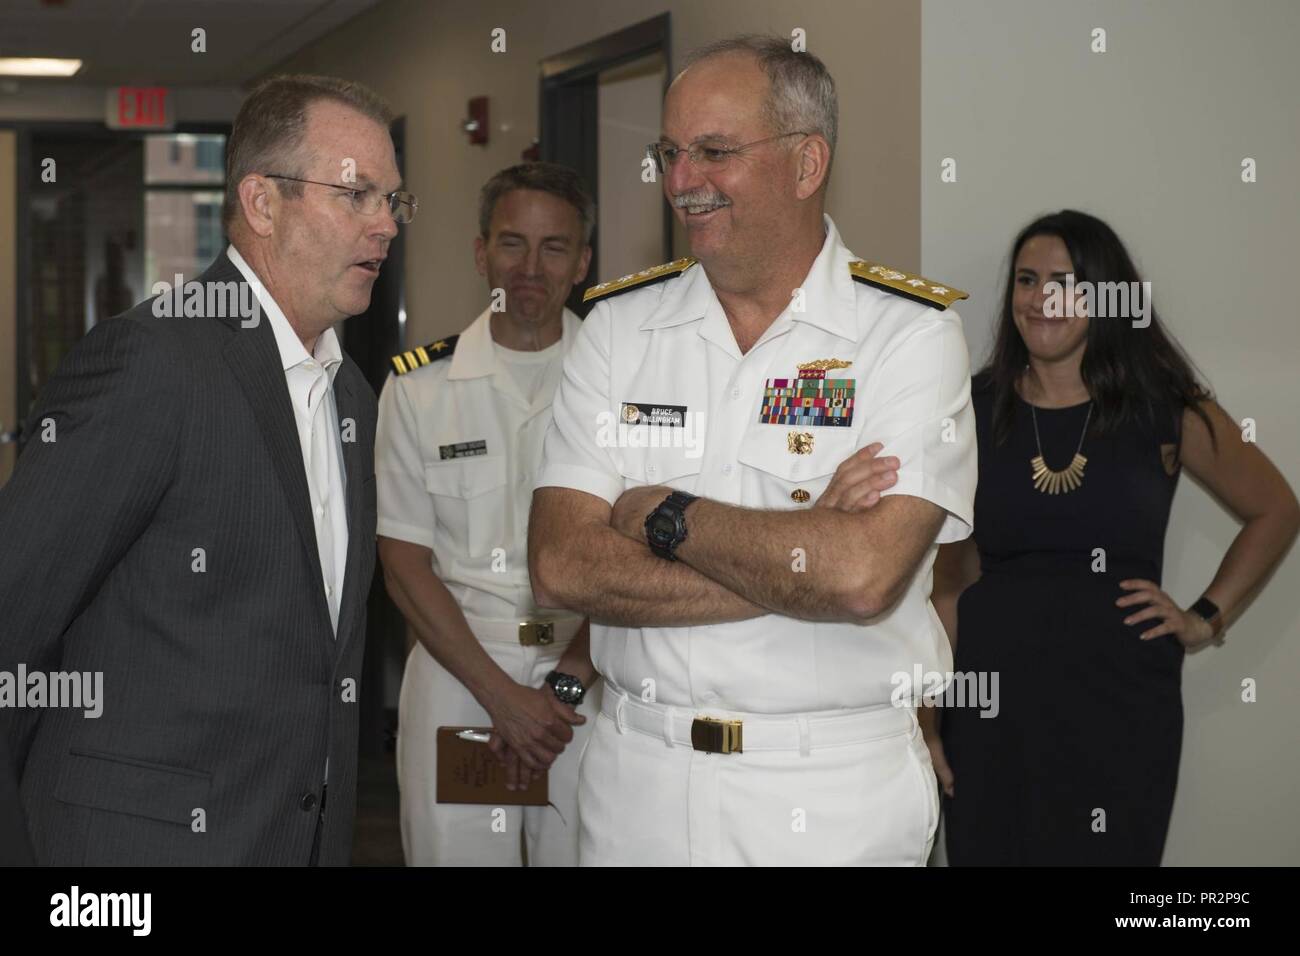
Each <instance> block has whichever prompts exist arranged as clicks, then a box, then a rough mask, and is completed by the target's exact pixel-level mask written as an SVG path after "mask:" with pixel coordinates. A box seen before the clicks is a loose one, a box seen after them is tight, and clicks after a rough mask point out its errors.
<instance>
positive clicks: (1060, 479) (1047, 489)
mask: <svg viewBox="0 0 1300 956" xmlns="http://www.w3.org/2000/svg"><path fill="white" fill-rule="evenodd" d="M1026 404H1028V403H1026ZM1029 414H1030V415H1032V416H1033V419H1034V442H1035V443H1036V444H1037V445H1038V454H1037V455H1035V456H1034V457H1033V458H1031V459H1029V467H1030V468H1032V469H1033V471H1034V487H1035V488H1036V489H1038V490H1039V491H1041V492H1042V493H1043V494H1045V495H1064V494H1068V493H1070V492H1071V491H1073V490H1074V489H1075V488H1078V487H1079V486H1080V485H1081V484H1083V466H1084V465H1086V464H1088V459H1087V458H1085V457H1084V456H1083V455H1082V454H1080V452H1082V451H1083V438H1084V436H1085V435H1087V434H1088V421H1089V419H1091V418H1092V402H1089V403H1088V414H1087V415H1085V416H1084V418H1083V432H1082V434H1080V435H1079V445H1078V447H1077V448H1075V450H1074V458H1073V459H1071V461H1070V463H1069V464H1068V465H1066V466H1065V467H1064V468H1062V469H1061V470H1060V471H1053V470H1052V469H1051V468H1048V467H1047V462H1046V461H1044V460H1043V440H1042V439H1041V438H1039V437H1038V411H1037V409H1035V407H1034V406H1033V405H1030V406H1029Z"/></svg>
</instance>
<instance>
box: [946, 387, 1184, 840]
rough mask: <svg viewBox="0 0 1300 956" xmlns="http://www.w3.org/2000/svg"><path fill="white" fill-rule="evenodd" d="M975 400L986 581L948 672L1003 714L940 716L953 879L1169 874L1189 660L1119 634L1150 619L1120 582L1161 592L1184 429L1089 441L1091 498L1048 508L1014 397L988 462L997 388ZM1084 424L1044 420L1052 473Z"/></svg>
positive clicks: (1145, 429) (1170, 415)
mask: <svg viewBox="0 0 1300 956" xmlns="http://www.w3.org/2000/svg"><path fill="white" fill-rule="evenodd" d="M971 397H972V402H973V404H974V409H975V418H976V424H977V428H978V440H979V485H978V488H977V490H976V495H975V533H974V536H975V543H976V545H977V546H978V548H979V556H980V568H981V577H980V579H979V581H977V582H976V583H975V584H973V585H971V586H970V587H969V588H967V589H966V590H965V591H964V592H963V593H962V595H961V597H960V599H959V600H958V604H957V647H956V652H955V655H954V658H955V659H954V669H955V670H956V671H958V672H959V673H969V672H972V671H974V672H980V671H985V672H989V673H990V674H992V673H996V674H997V675H998V684H997V688H998V693H997V698H996V699H997V707H998V709H997V713H996V716H992V717H981V716H980V710H979V709H977V708H976V707H975V706H966V707H949V708H948V709H946V710H945V711H944V712H943V730H942V735H943V741H944V749H945V753H946V755H947V757H948V761H949V763H950V765H951V766H952V768H953V774H954V789H955V795H954V796H953V797H952V798H948V797H946V796H945V798H944V814H945V817H944V819H945V830H946V834H947V844H946V845H947V851H948V859H949V862H950V864H951V865H954V866H966V865H1040V866H1052V865H1069V866H1080V865H1094V864H1095V865H1147V866H1156V865H1159V862H1160V857H1161V854H1162V853H1163V851H1164V844H1165V835H1166V833H1167V831H1168V827H1169V816H1170V812H1171V810H1172V808H1173V799H1174V789H1175V785H1176V783H1177V779H1178V761H1179V756H1180V752H1181V747H1182V730H1183V710H1182V694H1181V676H1182V662H1183V649H1182V645H1181V644H1180V643H1179V642H1178V639H1177V638H1176V637H1174V636H1172V635H1166V636H1164V637H1160V638H1156V639H1155V640H1153V641H1141V640H1139V639H1138V638H1139V635H1140V634H1141V633H1142V632H1144V631H1147V630H1150V629H1151V628H1153V627H1155V626H1157V625H1158V624H1159V623H1160V622H1159V621H1158V620H1155V621H1152V620H1148V621H1140V622H1138V623H1137V624H1133V625H1128V624H1125V623H1124V618H1125V617H1127V616H1128V615H1130V614H1133V613H1135V612H1137V611H1138V610H1140V609H1141V608H1142V607H1145V606H1146V605H1137V606H1133V605H1130V606H1126V607H1117V606H1116V605H1115V600H1116V598H1118V597H1120V596H1122V595H1124V594H1126V593H1128V592H1127V591H1125V590H1124V589H1122V588H1120V586H1119V582H1120V581H1122V580H1125V579H1127V578H1146V579H1148V580H1152V581H1155V582H1156V583H1157V584H1160V582H1161V567H1162V564H1163V556H1164V537H1165V528H1166V526H1167V524H1168V521H1169V508H1170V504H1171V502H1172V500H1173V495H1174V488H1175V486H1176V485H1177V482H1178V471H1175V473H1174V474H1173V475H1170V474H1169V473H1168V472H1167V471H1166V470H1165V467H1164V464H1163V462H1162V458H1161V450H1160V446H1161V445H1162V444H1172V445H1177V443H1178V440H1179V435H1180V428H1179V425H1180V422H1181V418H1180V414H1181V413H1180V412H1178V411H1176V410H1175V406H1174V405H1173V404H1172V403H1167V404H1166V403H1162V404H1161V405H1160V406H1159V408H1158V413H1157V415H1156V423H1155V424H1154V425H1151V424H1146V423H1130V424H1129V425H1128V426H1126V427H1123V428H1120V429H1118V430H1117V431H1115V432H1114V433H1112V434H1110V435H1106V436H1101V437H1099V436H1097V435H1096V434H1095V433H1092V432H1091V429H1090V434H1089V435H1088V436H1087V438H1086V439H1085V440H1084V443H1083V448H1082V453H1083V454H1084V455H1085V456H1086V457H1087V459H1088V463H1087V466H1086V468H1085V471H1084V480H1083V484H1082V485H1081V486H1080V487H1078V488H1076V489H1075V490H1074V491H1072V492H1070V493H1068V494H1058V495H1048V494H1044V493H1043V492H1040V491H1038V490H1036V489H1035V488H1034V486H1033V482H1032V480H1031V468H1030V464H1029V462H1030V459H1031V458H1033V457H1034V455H1035V454H1037V450H1036V445H1035V441H1034V428H1033V423H1032V420H1031V418H1030V406H1029V405H1028V404H1027V403H1025V401H1024V400H1023V399H1020V398H1017V400H1016V415H1015V423H1014V426H1013V428H1012V432H1011V435H1010V438H1009V440H1008V442H1007V443H1006V444H1005V445H1003V446H1001V447H995V446H994V444H993V429H992V424H993V423H992V397H993V396H992V389H991V388H990V387H989V383H988V380H987V378H986V377H984V376H976V377H975V379H974V380H973V381H972V387H971ZM1087 410H1088V406H1087V404H1086V403H1085V404H1083V405H1076V406H1072V407H1066V408H1058V409H1044V408H1039V409H1037V417H1038V429H1039V434H1040V436H1041V439H1042V446H1043V455H1044V458H1045V459H1046V461H1047V464H1048V466H1049V467H1051V468H1054V469H1058V470H1059V469H1061V468H1064V467H1065V466H1066V464H1068V463H1069V461H1070V460H1071V458H1072V456H1073V454H1074V451H1075V448H1076V446H1077V445H1078V442H1079V436H1080V433H1081V430H1082V428H1083V424H1084V416H1085V414H1086V413H1087ZM1094 418H1095V416H1094ZM1097 549H1101V552H1099V551H1098V550H1097ZM1102 552H1104V561H1105V570H1104V571H1102V570H1100V567H1101V564H1100V562H1101V560H1102V557H1103V554H1102Z"/></svg>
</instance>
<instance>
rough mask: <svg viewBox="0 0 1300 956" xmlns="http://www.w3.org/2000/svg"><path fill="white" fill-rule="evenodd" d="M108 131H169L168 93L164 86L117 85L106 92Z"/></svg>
mask: <svg viewBox="0 0 1300 956" xmlns="http://www.w3.org/2000/svg"><path fill="white" fill-rule="evenodd" d="M107 113H108V120H107V122H108V128H109V129H171V128H172V104H171V91H170V90H168V89H167V88H166V87H165V86H119V87H117V88H116V89H112V90H109V91H108V110H107Z"/></svg>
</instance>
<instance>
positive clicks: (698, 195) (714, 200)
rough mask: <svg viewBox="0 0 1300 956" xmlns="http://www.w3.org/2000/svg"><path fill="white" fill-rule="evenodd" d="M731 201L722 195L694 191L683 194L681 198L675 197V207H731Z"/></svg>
mask: <svg viewBox="0 0 1300 956" xmlns="http://www.w3.org/2000/svg"><path fill="white" fill-rule="evenodd" d="M730 205H731V200H730V199H728V198H727V197H726V196H724V195H722V193H715V192H701V191H700V190H698V189H697V190H694V191H693V192H689V193H682V194H681V195H680V196H674V197H673V206H674V207H676V208H677V209H682V208H684V207H686V206H730Z"/></svg>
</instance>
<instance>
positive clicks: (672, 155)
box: [645, 130, 809, 176]
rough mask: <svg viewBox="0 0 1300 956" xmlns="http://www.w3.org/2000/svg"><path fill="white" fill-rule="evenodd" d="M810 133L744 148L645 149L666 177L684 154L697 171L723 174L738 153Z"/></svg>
mask: <svg viewBox="0 0 1300 956" xmlns="http://www.w3.org/2000/svg"><path fill="white" fill-rule="evenodd" d="M807 135H809V134H808V133H806V132H804V131H803V130H791V131H790V132H789V133H777V134H776V135H775V136H769V137H767V138H766V139H756V140H754V141H753V142H752V143H745V144H744V145H742V146H719V145H717V144H715V143H709V142H704V143H692V144H691V145H690V146H688V147H687V148H686V149H681V148H680V147H677V146H672V145H670V144H668V143H651V144H650V145H649V146H647V147H646V148H645V151H646V155H647V156H649V157H650V158H651V159H653V160H654V163H655V168H656V169H658V170H659V174H660V175H661V176H662V175H666V174H667V172H668V169H669V167H671V166H672V164H673V163H674V162H676V160H677V157H678V156H680V155H681V154H682V153H685V154H686V158H687V159H689V160H690V161H691V165H692V166H694V167H695V168H696V169H707V170H711V171H715V172H721V171H722V170H724V169H726V168H727V164H728V163H729V162H730V161H731V157H733V156H735V155H736V154H737V153H742V152H744V151H745V150H747V149H752V148H753V147H755V146H761V145H763V144H764V143H770V142H772V141H773V140H777V139H785V138H786V137H787V136H807Z"/></svg>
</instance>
